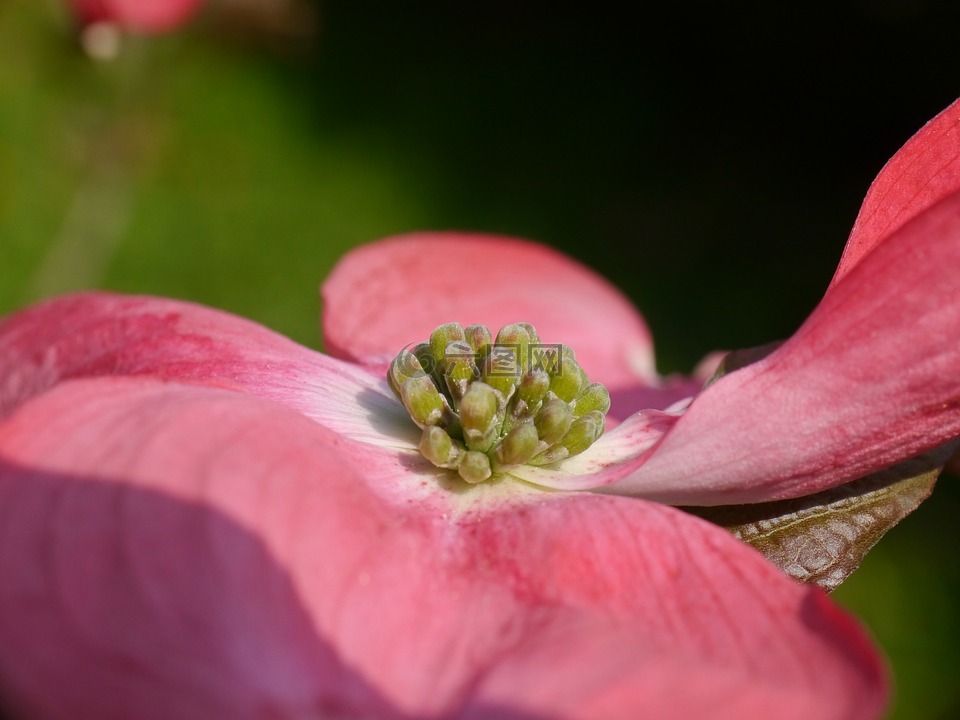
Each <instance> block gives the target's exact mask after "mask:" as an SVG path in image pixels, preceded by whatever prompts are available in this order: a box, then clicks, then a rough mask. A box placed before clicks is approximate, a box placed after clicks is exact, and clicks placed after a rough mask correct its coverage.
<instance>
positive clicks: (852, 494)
mask: <svg viewBox="0 0 960 720" xmlns="http://www.w3.org/2000/svg"><path fill="white" fill-rule="evenodd" d="M956 448H957V443H955V442H954V443H950V444H949V445H945V446H943V447H940V448H937V449H936V450H932V451H930V452H928V453H926V454H924V455H921V456H919V457H917V458H914V459H912V460H907V461H905V462H902V463H900V464H899V465H895V466H893V467H892V468H888V469H886V470H883V471H880V472H877V473H874V474H873V475H868V476H867V477H864V478H861V479H860V480H855V481H853V482H850V483H846V484H845V485H840V486H839V487H836V488H833V489H831V490H825V491H823V492H820V493H817V494H815V495H808V496H806V497H801V498H795V499H792V500H779V501H776V502H768V503H757V504H755V505H724V506H718V507H697V508H693V507H687V508H682V509H683V510H686V511H687V512H689V513H691V514H694V515H697V516H699V517H702V518H704V519H706V520H709V521H710V522H713V523H715V524H717V525H720V526H722V527H725V528H727V529H728V530H730V532H732V533H733V534H734V535H735V536H736V537H737V538H738V539H740V540H742V541H743V542H745V543H747V544H748V545H751V546H753V547H754V548H756V549H757V550H759V551H760V552H761V553H763V554H764V555H765V556H766V557H767V559H768V560H770V561H771V562H772V563H773V564H775V565H776V566H777V567H779V568H780V569H781V570H783V571H784V572H786V573H787V574H788V575H790V576H792V577H793V578H795V579H797V580H800V581H801V582H806V583H813V584H815V585H819V586H820V587H821V588H823V589H824V590H826V591H827V592H830V591H831V590H833V589H834V588H836V587H837V586H838V585H840V583H841V582H843V581H844V580H845V579H846V578H847V577H848V576H849V575H850V573H852V572H853V571H854V570H856V569H857V567H859V565H860V563H861V561H862V560H863V558H864V557H865V556H866V554H867V552H868V551H869V550H870V549H871V548H872V547H873V546H874V545H876V543H877V541H878V540H880V538H881V537H883V536H884V534H886V532H887V531H888V530H890V528H892V527H893V526H894V525H896V524H897V523H898V522H900V520H902V519H903V518H904V517H906V516H907V515H909V514H910V513H911V512H913V511H914V510H916V508H917V507H918V506H919V505H920V503H921V502H923V501H924V500H926V499H927V498H928V497H929V496H930V493H931V492H933V486H934V484H935V483H936V480H937V476H938V475H939V474H940V470H941V469H942V468H943V465H944V463H946V461H947V460H948V459H949V458H950V456H951V454H952V453H953V451H954V450H956Z"/></svg>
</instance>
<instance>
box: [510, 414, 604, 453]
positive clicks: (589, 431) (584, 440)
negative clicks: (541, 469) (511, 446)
mask: <svg viewBox="0 0 960 720" xmlns="http://www.w3.org/2000/svg"><path fill="white" fill-rule="evenodd" d="M602 434H603V415H602V414H601V413H599V412H597V411H595V410H594V411H591V412H589V413H587V414H586V415H584V416H583V417H578V418H577V419H576V420H574V421H573V424H572V425H570V429H569V430H568V431H567V434H566V435H564V436H563V439H562V440H560V442H558V443H557V444H556V445H554V446H553V447H550V448H547V449H546V450H544V451H543V452H542V453H540V454H539V455H536V456H534V457H533V458H531V459H530V460H528V461H527V464H528V465H549V464H550V463H555V462H559V461H561V460H564V459H566V458H568V457H571V456H573V455H579V454H580V453H582V452H583V451H584V450H586V449H587V448H588V447H590V446H591V445H593V443H594V442H595V441H596V440H597V438H599V437H600V436H601V435H602Z"/></svg>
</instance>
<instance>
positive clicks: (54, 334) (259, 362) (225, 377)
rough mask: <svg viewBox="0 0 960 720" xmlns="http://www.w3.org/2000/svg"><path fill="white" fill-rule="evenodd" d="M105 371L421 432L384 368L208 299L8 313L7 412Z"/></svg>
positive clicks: (96, 296)
mask: <svg viewBox="0 0 960 720" xmlns="http://www.w3.org/2000/svg"><path fill="white" fill-rule="evenodd" d="M101 375H106V376H118V375H152V376H155V377H159V378H164V379H169V380H176V381H178V382H191V383H201V384H205V385H214V386H217V387H223V388H228V389H232V390H235V391H237V392H244V393H249V394H251V395H254V396H257V397H263V398H267V399H270V400H275V401H277V402H281V403H283V404H285V405H287V406H289V407H291V408H293V409H295V410H297V411H299V412H301V413H303V414H304V415H306V416H307V417H309V418H311V419H313V420H315V421H316V422H319V423H321V424H323V425H326V426H329V427H332V428H334V429H335V430H337V431H338V432H341V433H344V434H345V435H347V436H349V437H353V438H356V439H360V440H363V441H365V442H368V443H371V444H384V445H391V446H395V447H400V448H408V449H409V448H413V447H414V446H415V445H416V443H417V442H418V440H419V433H418V432H417V430H416V427H415V426H413V424H412V423H411V422H410V420H409V417H408V416H407V414H406V412H405V411H404V409H403V407H402V406H401V405H400V404H399V403H398V402H397V401H396V398H395V397H394V396H393V393H392V392H391V391H390V389H389V387H387V384H386V381H385V380H384V379H383V378H382V377H375V376H373V375H371V374H370V373H368V372H367V371H365V370H364V369H362V368H360V367H357V366H355V365H352V364H350V363H345V362H341V361H339V360H336V359H334V358H331V357H328V356H326V355H322V354H320V353H317V352H314V351H312V350H309V349H307V348H305V347H303V346H301V345H298V344H297V343H295V342H292V341H291V340H289V339H287V338H285V337H283V336H282V335H279V334H277V333H275V332H272V331H271V330H268V329H266V328H265V327H263V326H262V325H258V324H257V323H254V322H251V321H249V320H245V319H243V318H240V317H237V316H235V315H231V314H229V313H225V312H221V311H218V310H214V309H212V308H207V307H204V306H202V305H196V304H193V303H187V302H180V301H177V300H166V299H161V298H151V297H141V296H125V295H116V294H112V293H81V294H78V295H68V296H64V297H61V298H55V299H53V300H49V301H47V302H44V303H40V304H38V305H35V306H33V307H30V308H27V309H26V310H23V311H21V312H19V313H16V314H14V315H11V316H9V317H7V318H4V319H2V320H0V418H2V417H3V416H4V415H5V414H7V413H9V412H11V411H12V410H13V409H14V408H16V407H17V405H18V404H20V403H22V402H24V401H26V400H28V399H29V398H31V397H33V396H34V395H36V394H39V393H42V392H44V391H46V390H48V389H49V388H51V387H53V386H54V385H56V384H57V383H59V382H62V381H64V380H68V379H71V378H79V377H92V376H101Z"/></svg>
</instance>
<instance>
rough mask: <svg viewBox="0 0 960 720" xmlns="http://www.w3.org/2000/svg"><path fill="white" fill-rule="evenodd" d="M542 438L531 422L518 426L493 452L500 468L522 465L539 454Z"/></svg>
mask: <svg viewBox="0 0 960 720" xmlns="http://www.w3.org/2000/svg"><path fill="white" fill-rule="evenodd" d="M539 448H540V437H539V436H538V435H537V428H536V427H535V426H534V424H533V423H531V422H525V423H523V424H522V425H517V427H515V428H514V429H513V430H511V431H510V432H508V433H507V434H506V435H505V436H504V438H503V440H501V441H500V443H499V444H498V445H497V447H496V449H495V450H494V452H493V455H494V458H495V459H496V462H497V465H498V466H503V467H509V466H511V465H520V464H521V463H525V462H526V461H527V460H529V459H530V458H532V457H533V456H534V455H536V454H537V450H538V449H539Z"/></svg>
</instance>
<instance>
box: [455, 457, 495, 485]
mask: <svg viewBox="0 0 960 720" xmlns="http://www.w3.org/2000/svg"><path fill="white" fill-rule="evenodd" d="M457 472H459V473H460V477H462V478H463V479H464V480H466V481H467V482H468V483H470V484H472V485H475V484H477V483H482V482H483V481H484V480H486V479H487V478H489V477H490V476H491V475H492V474H493V470H492V469H491V468H490V458H488V457H487V456H486V455H485V454H484V453H482V452H476V451H474V450H470V451H468V452H465V453H463V454H462V455H461V456H460V464H459V465H458V466H457Z"/></svg>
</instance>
